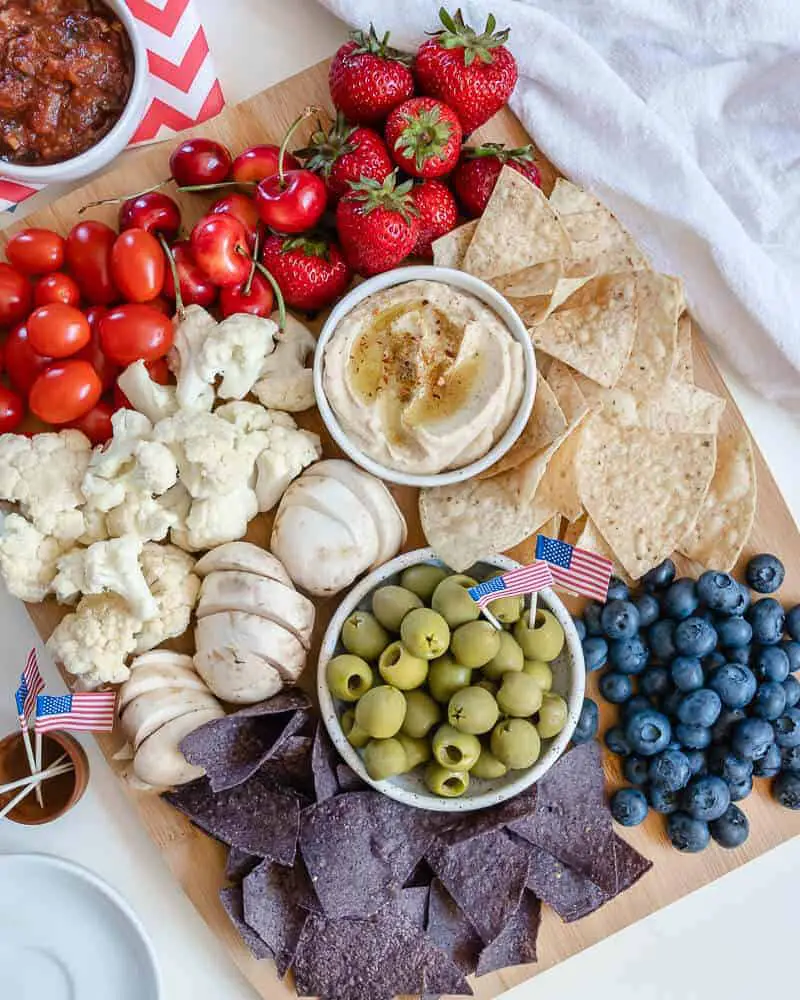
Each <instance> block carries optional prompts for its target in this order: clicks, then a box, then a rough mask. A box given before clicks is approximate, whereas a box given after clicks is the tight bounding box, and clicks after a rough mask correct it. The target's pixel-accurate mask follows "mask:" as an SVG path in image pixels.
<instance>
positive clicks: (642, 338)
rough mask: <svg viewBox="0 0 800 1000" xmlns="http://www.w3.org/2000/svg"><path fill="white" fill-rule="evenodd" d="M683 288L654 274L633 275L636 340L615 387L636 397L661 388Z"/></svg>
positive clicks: (671, 356)
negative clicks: (625, 389) (630, 390)
mask: <svg viewBox="0 0 800 1000" xmlns="http://www.w3.org/2000/svg"><path fill="white" fill-rule="evenodd" d="M682 309H683V284H682V283H681V281H680V280H679V279H678V278H671V277H669V275H666V274H658V273H657V272H656V271H640V272H639V273H638V274H637V275H636V338H635V339H634V341H633V350H632V351H631V355H630V357H629V358H628V361H627V364H626V365H625V368H624V369H623V371H622V374H621V375H620V378H619V385H620V386H624V387H625V388H629V389H632V390H633V391H634V392H636V393H637V394H638V395H643V394H644V393H651V392H656V391H657V390H659V389H661V388H663V387H664V386H665V385H666V383H667V379H668V378H669V377H670V375H671V374H672V370H673V366H674V364H675V352H676V343H677V336H678V316H679V314H680V312H681V310H682Z"/></svg>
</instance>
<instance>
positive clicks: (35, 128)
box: [0, 0, 133, 165]
mask: <svg viewBox="0 0 800 1000" xmlns="http://www.w3.org/2000/svg"><path fill="white" fill-rule="evenodd" d="M132 80H133V54H132V51H131V45H130V40H129V39H128V35H127V33H126V31H125V28H124V27H123V25H122V24H121V22H120V20H119V18H117V17H116V15H115V14H114V13H113V12H112V11H111V10H110V9H109V8H108V7H106V5H105V4H103V3H101V2H99V0H0V160H5V161H6V162H9V163H25V164H33V165H44V164H48V163H58V162H60V161H62V160H68V159H71V158H72V157H74V156H78V155H79V154H80V153H83V152H85V151H86V150H87V149H89V148H91V147H92V146H94V145H95V143H97V142H98V141H99V140H100V139H102V138H103V136H104V135H105V134H106V133H107V132H109V131H110V129H111V128H113V126H114V124H115V122H116V121H117V120H118V119H119V117H120V115H121V114H122V112H123V110H124V108H125V104H126V102H127V100H128V95H129V93H130V89H131V83H132Z"/></svg>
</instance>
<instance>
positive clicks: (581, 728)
mask: <svg viewBox="0 0 800 1000" xmlns="http://www.w3.org/2000/svg"><path fill="white" fill-rule="evenodd" d="M599 719H600V713H599V711H598V708H597V702H596V701H592V699H591V698H584V699H583V708H582V709H581V714H580V715H579V716H578V724H577V726H575V732H574V733H573V734H572V742H573V743H588V742H589V741H590V740H593V739H594V738H595V736H597V727H598V724H599Z"/></svg>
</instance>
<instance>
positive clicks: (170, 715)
mask: <svg viewBox="0 0 800 1000" xmlns="http://www.w3.org/2000/svg"><path fill="white" fill-rule="evenodd" d="M217 707H218V702H217V699H216V698H215V697H214V695H213V694H211V692H210V691H192V690H189V689H187V688H160V689H159V690H157V691H150V692H148V693H147V694H143V695H140V697H138V698H136V699H135V700H134V701H132V702H131V703H130V704H129V705H128V706H127V707H126V708H125V711H124V712H123V713H122V716H121V722H122V731H123V732H124V733H125V736H126V737H127V738H128V739H129V740H130V742H131V743H132V744H133V749H134V750H138V749H139V746H140V745H141V744H142V743H143V742H144V741H145V740H146V739H147V737H148V736H150V735H151V734H152V733H154V732H155V731H156V730H157V729H160V728H161V727H162V726H164V725H166V724H167V723H168V722H171V721H172V720H173V719H177V718H179V717H180V716H181V715H186V714H187V713H189V712H195V711H197V710H198V709H201V708H217Z"/></svg>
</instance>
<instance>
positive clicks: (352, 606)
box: [317, 549, 586, 812]
mask: <svg viewBox="0 0 800 1000" xmlns="http://www.w3.org/2000/svg"><path fill="white" fill-rule="evenodd" d="M419 563H430V564H432V565H434V566H444V563H443V562H442V561H441V560H440V559H437V557H436V554H435V553H434V551H433V549H417V550H415V551H414V552H405V553H403V554H402V555H399V556H397V558H396V559H392V560H391V561H390V562H388V563H386V564H385V565H384V566H381V567H380V568H379V569H376V570H375V572H374V573H370V575H369V576H368V577H366V578H365V579H363V580H362V581H361V582H360V583H359V584H357V585H356V586H355V587H354V588H353V589H352V590H351V591H350V593H349V594H348V595H347V597H346V598H345V599H344V600H343V601H342V603H341V604H340V605H339V607H338V608H337V609H336V613H335V614H334V616H333V618H332V619H331V622H330V625H328V628H327V631H326V632H325V635H324V637H323V639H322V647H321V649H320V655H319V665H318V667H317V695H318V697H319V706H320V712H321V714H322V720H323V722H324V723H325V727H326V729H327V730H328V733H329V734H330V737H331V740H332V741H333V745H334V746H335V747H336V749H337V750H338V751H339V754H340V755H341V757H342V758H343V760H344V761H345V763H347V764H349V765H350V767H351V768H352V769H353V770H354V771H355V772H356V774H357V775H358V776H359V778H361V780H362V781H365V782H366V783H367V784H368V785H372V787H373V788H375V789H377V791H379V792H383V794H384V795H388V796H389V798H390V799H396V800H397V801H398V802H402V803H404V804H405V805H407V806H415V807H416V808H417V809H430V810H433V811H435V812H471V811H473V810H475V809H486V808H488V807H489V806H496V805H498V803H500V802H505V801H506V800H507V799H511V798H513V797H514V796H515V795H517V794H518V793H519V792H521V791H523V789H525V788H529V787H530V786H531V785H533V784H534V783H535V782H537V781H538V780H539V779H540V778H541V777H542V776H543V775H544V774H546V773H547V772H548V771H549V770H550V768H551V767H552V766H553V764H555V762H556V761H557V760H558V758H559V757H560V756H561V754H562V753H563V752H564V751H565V750H566V748H567V744H568V743H569V741H570V739H571V737H572V733H573V731H574V729H575V726H576V724H577V722H578V716H579V715H580V714H581V708H582V707H583V696H584V691H585V688H586V667H585V664H584V659H583V650H582V648H581V642H580V639H579V638H578V633H577V631H576V630H575V625H574V624H573V621H572V617H571V615H570V613H569V612H568V611H567V609H566V607H565V606H564V604H563V603H562V602H561V600H560V599H559V598H558V597H557V596H556V594H555V593H554V592H553V591H552V590H542V591H541V592H540V593H539V594H538V601H539V603H540V606H541V607H544V608H547V609H548V611H552V613H553V614H554V615H555V616H556V618H557V619H558V621H559V622H560V624H561V627H562V628H563V629H564V635H565V637H566V642H565V644H564V648H563V650H562V651H561V653H560V654H559V655H558V657H557V658H556V659H555V660H553V662H552V663H551V664H550V666H551V668H552V670H553V691H555V692H556V693H557V694H560V695H561V696H562V697H563V698H564V699H565V700H566V702H567V708H568V716H567V724H566V726H564V728H563V729H562V730H561V732H560V733H559V734H558V736H556V737H554V738H553V739H550V740H542V754H541V756H540V757H539V760H538V761H537V762H536V763H535V764H534V765H533V767H530V768H528V770H526V771H509V772H508V773H507V774H505V775H504V776H503V777H502V778H497V779H495V780H493V781H484V780H481V779H479V778H472V779H471V780H470V785H469V788H468V789H467V791H466V793H465V794H464V795H463V796H461V798H457V799H445V798H441V797H440V796H438V795H434V794H433V793H432V792H430V791H429V790H428V789H427V788H426V786H425V782H424V780H423V778H422V773H421V769H419V768H417V769H415V771H413V772H411V773H410V774H401V775H399V776H398V777H396V778H388V779H385V780H383V781H373V780H372V778H370V776H369V775H368V774H367V769H366V767H365V766H364V762H363V760H362V759H361V755H360V754H359V753H358V751H357V750H356V749H354V748H353V747H352V746H350V744H349V743H348V742H347V739H346V738H345V735H344V732H343V731H342V727H341V724H340V722H339V713H340V712H342V711H344V710H345V707H346V706H344V703H340V702H338V701H336V700H335V699H334V698H333V697H332V695H331V693H330V691H329V690H328V685H327V682H326V680H325V668H326V666H327V664H328V661H329V660H330V659H331V658H332V657H333V656H335V655H336V654H337V653H341V652H344V651H345V650H344V647H343V646H342V644H341V642H340V641H339V636H340V635H341V631H342V626H343V625H344V623H345V620H346V619H347V617H348V616H349V615H350V614H352V612H353V611H355V610H356V608H361V609H368V608H369V606H370V599H371V597H372V592H373V591H374V590H376V589H377V588H378V587H380V586H383V585H385V584H389V583H397V582H398V581H399V576H400V574H401V573H402V572H403V570H405V569H408V567H409V566H416V565H418V564H419ZM518 565H519V563H516V562H514V560H513V559H509V558H508V557H507V556H493V557H491V558H489V559H486V560H484V561H482V562H479V563H476V564H475V566H473V567H472V569H470V570H467V571H466V572H467V575H468V576H469V575H475V574H477V575H478V576H485V575H486V574H487V573H490V572H492V571H493V570H495V569H502V570H510V569H514V568H515V567H516V566H518ZM473 571H474V572H473Z"/></svg>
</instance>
